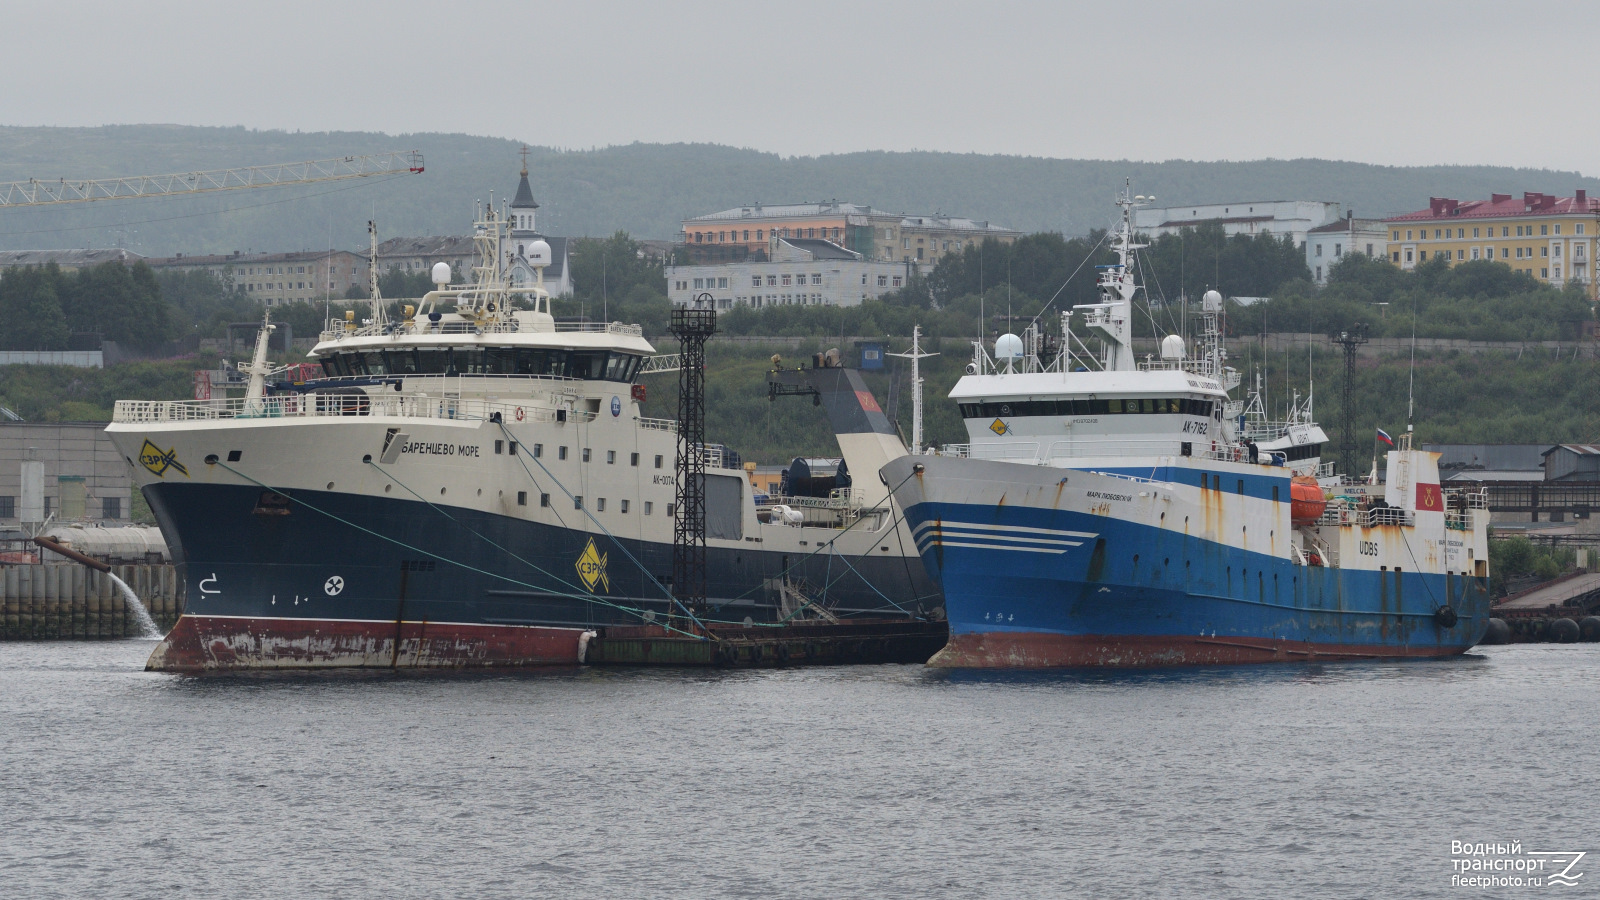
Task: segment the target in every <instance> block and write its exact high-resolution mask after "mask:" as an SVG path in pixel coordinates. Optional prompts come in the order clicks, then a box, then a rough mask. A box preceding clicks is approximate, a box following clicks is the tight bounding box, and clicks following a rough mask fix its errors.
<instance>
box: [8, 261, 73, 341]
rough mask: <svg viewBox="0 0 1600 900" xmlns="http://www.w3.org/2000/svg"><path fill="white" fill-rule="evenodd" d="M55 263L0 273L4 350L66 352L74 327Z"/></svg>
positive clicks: (61, 279) (61, 280)
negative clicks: (61, 295)
mask: <svg viewBox="0 0 1600 900" xmlns="http://www.w3.org/2000/svg"><path fill="white" fill-rule="evenodd" d="M62 282H63V276H62V273H61V270H60V269H59V268H57V267H56V264H55V263H50V264H49V265H47V266H45V267H43V268H35V267H33V266H27V267H25V268H18V269H7V270H5V272H4V273H0V349H3V350H65V349H66V348H67V335H68V332H69V331H70V328H69V327H68V325H67V318H66V315H65V314H64V313H63V312H62V310H61V301H60V298H59V296H58V294H57V291H58V286H59V285H60V284H62Z"/></svg>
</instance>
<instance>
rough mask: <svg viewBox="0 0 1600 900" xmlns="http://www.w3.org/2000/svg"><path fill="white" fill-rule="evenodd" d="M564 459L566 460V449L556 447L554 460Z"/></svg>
mask: <svg viewBox="0 0 1600 900" xmlns="http://www.w3.org/2000/svg"><path fill="white" fill-rule="evenodd" d="M566 458H567V448H566V447H564V446H562V447H557V448H556V459H566Z"/></svg>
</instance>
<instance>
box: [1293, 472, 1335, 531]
mask: <svg viewBox="0 0 1600 900" xmlns="http://www.w3.org/2000/svg"><path fill="white" fill-rule="evenodd" d="M1327 507H1328V501H1327V498H1325V497H1324V496H1323V495H1322V485H1320V484H1317V480H1316V479H1315V478H1312V477H1311V476H1310V475H1296V476H1294V478H1291V479H1290V480H1289V521H1290V522H1291V523H1293V524H1295V525H1310V524H1312V523H1313V522H1315V521H1317V520H1318V519H1320V518H1322V511H1323V510H1324V509H1326V508H1327Z"/></svg>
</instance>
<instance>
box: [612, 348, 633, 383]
mask: <svg viewBox="0 0 1600 900" xmlns="http://www.w3.org/2000/svg"><path fill="white" fill-rule="evenodd" d="M637 359H638V357H637V356H634V355H633V354H631V353H613V354H611V355H610V357H609V358H608V359H607V360H606V380H607V381H632V380H633V378H632V376H633V363H634V361H635V360H637Z"/></svg>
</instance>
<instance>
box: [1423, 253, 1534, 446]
mask: <svg viewBox="0 0 1600 900" xmlns="http://www.w3.org/2000/svg"><path fill="white" fill-rule="evenodd" d="M1528 271H1530V272H1531V271H1533V270H1532V269H1529V270H1528ZM1416 385H1417V295H1416V294H1412V295H1411V372H1410V373H1409V374H1407V376H1406V438H1407V440H1408V441H1409V440H1410V438H1411V433H1412V432H1413V431H1414V430H1415V429H1416V416H1415V415H1414V413H1415V412H1416V403H1415V397H1416V390H1415V389H1416ZM1406 449H1410V448H1409V447H1407V448H1406Z"/></svg>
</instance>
